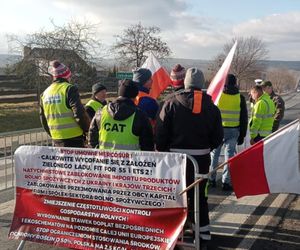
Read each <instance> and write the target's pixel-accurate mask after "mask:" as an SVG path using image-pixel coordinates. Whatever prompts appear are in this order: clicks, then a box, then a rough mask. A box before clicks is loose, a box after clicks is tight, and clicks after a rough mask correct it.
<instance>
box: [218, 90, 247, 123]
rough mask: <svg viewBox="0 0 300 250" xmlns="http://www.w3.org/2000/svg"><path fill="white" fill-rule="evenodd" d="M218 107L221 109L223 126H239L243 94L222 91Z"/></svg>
mask: <svg viewBox="0 0 300 250" xmlns="http://www.w3.org/2000/svg"><path fill="white" fill-rule="evenodd" d="M218 107H219V109H220V111H221V117H222V125H223V127H238V126H239V125H240V112H241V96H240V94H239V93H238V94H235V95H229V94H225V93H222V95H221V97H220V100H219V103H218Z"/></svg>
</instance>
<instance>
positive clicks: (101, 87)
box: [92, 83, 106, 95]
mask: <svg viewBox="0 0 300 250" xmlns="http://www.w3.org/2000/svg"><path fill="white" fill-rule="evenodd" d="M104 89H105V90H106V87H105V86H104V85H103V84H101V83H95V84H94V85H93V86H92V94H93V95H96V94H97V93H98V92H100V91H102V90H104Z"/></svg>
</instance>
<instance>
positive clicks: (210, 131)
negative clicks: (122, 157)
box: [156, 90, 223, 151]
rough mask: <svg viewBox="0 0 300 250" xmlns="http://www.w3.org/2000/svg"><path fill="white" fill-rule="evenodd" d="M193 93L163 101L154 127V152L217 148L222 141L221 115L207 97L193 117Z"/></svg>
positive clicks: (188, 91)
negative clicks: (155, 150)
mask: <svg viewBox="0 0 300 250" xmlns="http://www.w3.org/2000/svg"><path fill="white" fill-rule="evenodd" d="M193 104H194V91H193V90H184V91H180V92H179V93H177V94H175V95H174V96H173V97H171V98H170V99H168V100H166V101H165V103H164V105H163V107H162V109H161V111H160V113H159V116H158V119H157V123H156V149H157V150H158V151H169V149H170V148H179V149H205V148H210V149H211V150H213V149H214V148H217V147H218V146H219V145H220V144H221V143H222V140H223V127H222V119H221V113H220V110H219V109H218V107H217V106H215V105H214V104H213V102H212V100H211V97H210V96H209V95H207V94H206V93H203V96H202V110H201V113H200V114H193V113H192V109H193Z"/></svg>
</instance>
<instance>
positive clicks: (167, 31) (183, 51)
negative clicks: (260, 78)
mask: <svg viewBox="0 0 300 250" xmlns="http://www.w3.org/2000/svg"><path fill="white" fill-rule="evenodd" d="M51 18H52V19H53V20H54V22H55V23H56V24H58V25H62V24H64V23H66V22H68V21H69V20H71V19H76V20H79V21H80V20H89V21H90V22H93V23H99V24H100V25H99V37H100V38H101V41H102V42H103V44H105V45H106V46H110V45H112V44H113V43H114V41H115V38H114V35H117V34H120V33H121V32H122V30H123V29H124V28H126V27H128V26H129V25H132V24H137V23H138V22H141V23H142V25H144V26H158V27H160V28H161V30H162V33H161V36H162V38H163V39H164V40H165V41H166V42H167V43H168V45H169V46H170V48H171V50H172V51H173V54H172V56H173V57H178V58H191V59H212V58H213V57H215V56H216V55H217V54H218V53H220V52H221V50H222V48H223V45H224V43H226V42H228V41H229V40H231V38H233V37H234V36H256V37H258V38H260V39H262V40H263V41H264V42H265V43H266V45H267V48H268V49H269V51H270V53H269V59H273V60H300V1H299V0H272V1H271V0H251V1H246V0H209V1H203V0H149V1H147V0H146V1H141V0H56V1H54V0H53V1H51V0H8V1H3V2H1V8H0V23H1V25H0V53H9V49H8V45H7V40H6V36H5V34H7V33H8V34H11V33H15V34H19V35H20V34H27V33H30V32H34V31H38V30H40V29H41V28H45V29H47V28H49V27H50V26H51V25H50V19H51Z"/></svg>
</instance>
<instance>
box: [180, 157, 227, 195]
mask: <svg viewBox="0 0 300 250" xmlns="http://www.w3.org/2000/svg"><path fill="white" fill-rule="evenodd" d="M227 163H228V161H225V162H223V163H222V164H220V165H219V166H218V167H216V168H215V169H213V170H212V171H210V172H209V173H208V174H207V177H209V176H211V175H212V173H214V172H216V171H217V170H219V169H220V168H222V167H224V165H226V164H227ZM203 180H204V178H199V179H197V180H196V181H194V182H193V183H192V184H191V185H189V186H188V187H186V188H185V189H183V190H182V191H181V192H180V193H179V195H183V194H184V193H185V192H187V191H189V190H190V189H191V188H193V187H194V186H196V185H197V184H198V183H200V182H201V181H203Z"/></svg>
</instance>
